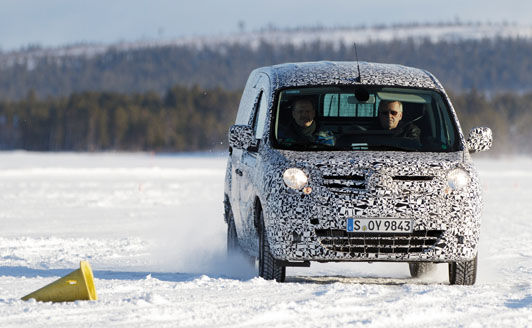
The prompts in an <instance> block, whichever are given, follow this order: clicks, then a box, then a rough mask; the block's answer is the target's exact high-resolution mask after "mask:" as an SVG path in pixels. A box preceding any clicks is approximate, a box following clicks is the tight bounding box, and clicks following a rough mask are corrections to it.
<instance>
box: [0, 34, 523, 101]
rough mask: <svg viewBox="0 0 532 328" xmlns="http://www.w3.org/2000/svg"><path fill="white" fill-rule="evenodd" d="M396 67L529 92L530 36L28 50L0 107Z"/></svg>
mask: <svg viewBox="0 0 532 328" xmlns="http://www.w3.org/2000/svg"><path fill="white" fill-rule="evenodd" d="M354 42H357V47H358V55H359V59H360V60H363V61H374V62H389V63H400V64H404V65H409V66H414V67H420V68H424V69H427V70H429V71H431V72H432V73H434V74H435V75H436V76H437V77H438V78H439V79H440V80H441V81H442V83H443V84H444V86H445V87H446V88H448V89H451V90H455V91H461V90H464V89H471V88H476V89H478V90H482V91H487V92H498V91H519V92H522V91H528V90H532V60H531V59H530V57H531V56H530V54H531V53H532V27H526V26H518V25H511V24H432V25H420V24H410V25H398V26H374V27H363V26H361V27H356V28H353V27H351V28H341V27H339V28H334V29H333V28H319V27H316V28H301V29H291V30H276V29H267V30H263V31H258V32H249V33H239V34H233V35H223V36H211V37H197V38H181V39H174V40H157V41H142V42H128V43H119V44H112V45H101V44H100V45H97V44H80V45H71V46H65V47H61V48H39V47H32V48H28V49H22V50H19V51H10V52H3V53H0V97H1V98H3V99H21V98H23V97H25V96H26V95H27V94H28V93H29V92H30V91H31V90H33V91H34V92H35V94H36V95H37V96H39V97H47V96H67V95H69V94H71V93H73V92H83V91H88V90H90V91H113V92H123V93H134V92H146V91H155V92H157V93H160V94H162V93H164V92H165V91H166V90H168V89H169V88H171V87H172V86H174V85H183V86H192V85H198V86H200V87H203V88H215V87H221V88H223V89H228V90H239V89H242V88H243V86H244V83H245V79H246V78H247V76H248V74H249V72H250V71H251V70H252V69H253V68H255V67H259V66H264V65H271V64H276V63H283V62H293V61H314V60H354V59H355V53H354V49H353V46H352V44H353V43H354Z"/></svg>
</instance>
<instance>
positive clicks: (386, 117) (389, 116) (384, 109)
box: [379, 100, 421, 141]
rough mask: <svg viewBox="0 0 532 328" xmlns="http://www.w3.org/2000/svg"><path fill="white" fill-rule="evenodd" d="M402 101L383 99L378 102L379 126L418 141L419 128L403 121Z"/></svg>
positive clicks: (399, 135) (397, 135)
mask: <svg viewBox="0 0 532 328" xmlns="http://www.w3.org/2000/svg"><path fill="white" fill-rule="evenodd" d="M402 118H403V103H401V102H400V101H388V100H383V101H381V102H380V104H379V122H380V125H381V128H383V129H385V130H389V131H391V132H392V133H393V135H394V136H396V137H403V138H412V139H416V140H417V141H419V136H420V134H421V130H420V129H419V127H417V126H416V125H415V124H413V123H406V124H405V123H404V122H402V121H401V119H402Z"/></svg>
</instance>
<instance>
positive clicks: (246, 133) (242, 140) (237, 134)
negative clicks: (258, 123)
mask: <svg viewBox="0 0 532 328" xmlns="http://www.w3.org/2000/svg"><path fill="white" fill-rule="evenodd" d="M229 146H230V147H233V148H236V149H244V150H250V151H257V149H258V140H257V139H256V138H255V135H254V133H253V128H252V127H251V126H249V125H233V126H231V128H230V129H229Z"/></svg>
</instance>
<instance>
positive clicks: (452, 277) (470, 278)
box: [449, 254, 478, 286]
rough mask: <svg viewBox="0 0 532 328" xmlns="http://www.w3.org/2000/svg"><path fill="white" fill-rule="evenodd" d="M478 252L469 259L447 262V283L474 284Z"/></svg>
mask: <svg viewBox="0 0 532 328" xmlns="http://www.w3.org/2000/svg"><path fill="white" fill-rule="evenodd" d="M477 258H478V254H477V255H476V256H475V258H474V259H472V260H471V261H465V262H450V263H449V283H450V284H451V285H468V286H471V285H474V284H475V281H476V279H477V262H478V261H477Z"/></svg>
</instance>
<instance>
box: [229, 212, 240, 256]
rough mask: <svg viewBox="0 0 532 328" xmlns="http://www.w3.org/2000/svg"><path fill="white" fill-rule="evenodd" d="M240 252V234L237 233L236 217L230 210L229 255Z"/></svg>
mask: <svg viewBox="0 0 532 328" xmlns="http://www.w3.org/2000/svg"><path fill="white" fill-rule="evenodd" d="M239 253H240V245H239V244H238V236H237V234H236V226H235V219H234V218H233V212H232V211H229V213H228V215H227V255H230V256H231V255H236V254H239Z"/></svg>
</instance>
